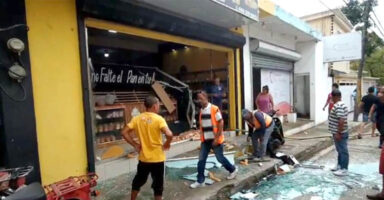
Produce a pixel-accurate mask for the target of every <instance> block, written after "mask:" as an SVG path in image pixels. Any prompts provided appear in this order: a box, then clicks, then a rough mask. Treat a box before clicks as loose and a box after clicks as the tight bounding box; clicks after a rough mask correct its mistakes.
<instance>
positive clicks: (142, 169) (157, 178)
mask: <svg viewBox="0 0 384 200" xmlns="http://www.w3.org/2000/svg"><path fill="white" fill-rule="evenodd" d="M149 174H151V177H152V180H153V183H152V189H153V191H154V193H155V196H162V195H163V190H164V162H160V163H146V162H141V161H139V164H138V165H137V173H136V176H135V178H134V179H133V182H132V190H136V191H140V188H141V187H142V186H143V185H144V184H145V183H146V182H147V179H148V175H149Z"/></svg>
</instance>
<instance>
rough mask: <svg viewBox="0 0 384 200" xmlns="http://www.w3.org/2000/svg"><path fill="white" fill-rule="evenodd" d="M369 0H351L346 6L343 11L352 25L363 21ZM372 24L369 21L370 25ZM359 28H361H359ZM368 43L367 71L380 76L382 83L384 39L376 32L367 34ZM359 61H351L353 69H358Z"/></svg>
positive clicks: (366, 52) (383, 79) (383, 81)
mask: <svg viewBox="0 0 384 200" xmlns="http://www.w3.org/2000/svg"><path fill="white" fill-rule="evenodd" d="M366 5H367V1H366V0H365V1H363V2H360V1H358V0H349V1H348V3H347V4H346V6H344V7H343V8H342V9H341V11H342V12H343V13H344V14H345V16H347V18H348V19H349V21H350V22H351V23H352V25H354V26H356V25H358V24H362V23H363V17H362V16H363V12H364V7H365V6H366ZM376 5H377V1H374V2H373V7H374V6H376ZM371 25H372V24H371V23H369V24H368V26H369V27H370V26H371ZM360 28H361V27H360ZM357 30H359V28H357ZM367 39H368V40H367V43H366V46H365V48H366V49H365V56H366V58H367V59H366V61H365V69H364V70H365V71H368V72H369V75H370V76H373V77H380V82H381V84H384V57H383V56H384V41H383V40H382V39H381V38H380V37H379V36H378V35H377V34H376V33H375V32H370V33H368V34H367ZM358 66H359V62H358V61H353V62H351V69H354V70H357V69H358Z"/></svg>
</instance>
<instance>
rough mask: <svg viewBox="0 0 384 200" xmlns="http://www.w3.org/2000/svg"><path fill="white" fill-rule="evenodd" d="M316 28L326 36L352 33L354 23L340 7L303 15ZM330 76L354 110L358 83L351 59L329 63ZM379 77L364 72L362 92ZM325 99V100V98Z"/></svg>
mask: <svg viewBox="0 0 384 200" xmlns="http://www.w3.org/2000/svg"><path fill="white" fill-rule="evenodd" d="M301 19H303V20H304V21H306V22H307V23H309V24H310V25H311V26H312V27H313V28H314V29H316V30H317V31H320V32H321V33H322V34H323V36H324V37H326V36H330V35H336V34H343V33H350V32H352V31H354V29H353V25H352V24H351V22H350V21H349V20H348V18H347V17H346V16H345V15H344V13H343V12H342V11H341V10H340V9H333V10H328V11H324V12H320V13H314V14H311V15H307V16H304V17H302V18H301ZM328 66H329V69H330V76H331V77H333V82H334V83H338V84H339V85H340V89H341V91H343V101H345V102H346V105H347V106H348V108H349V110H350V111H353V110H354V102H355V101H354V97H353V93H354V90H355V89H356V85H357V71H355V70H352V69H351V64H350V61H342V62H333V63H329V64H328ZM378 80H379V79H378V78H374V77H370V76H369V75H368V74H367V73H364V74H363V81H362V92H363V94H365V93H366V92H367V91H368V88H369V87H371V86H376V84H377V81H378ZM324 101H325V100H324Z"/></svg>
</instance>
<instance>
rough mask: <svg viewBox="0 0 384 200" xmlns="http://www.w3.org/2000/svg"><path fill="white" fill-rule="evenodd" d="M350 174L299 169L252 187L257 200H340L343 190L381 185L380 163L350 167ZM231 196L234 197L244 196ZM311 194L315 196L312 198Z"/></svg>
mask: <svg viewBox="0 0 384 200" xmlns="http://www.w3.org/2000/svg"><path fill="white" fill-rule="evenodd" d="M349 167H350V168H349V175H348V176H347V177H336V176H334V175H333V174H332V173H331V172H330V171H329V170H327V168H329V166H326V169H324V170H322V169H307V168H298V169H296V171H295V172H294V173H291V174H287V175H283V176H276V177H274V178H272V179H270V180H269V181H263V182H260V184H258V186H255V187H254V188H251V190H250V191H252V192H255V193H258V196H257V197H256V198H254V199H256V200H272V199H273V200H292V199H295V200H301V199H303V200H304V199H306V200H307V199H308V200H309V199H322V200H338V199H339V198H340V197H341V196H342V194H343V192H345V191H347V190H350V189H356V188H364V187H373V186H376V185H381V176H380V174H379V173H378V163H367V164H364V165H363V164H358V165H356V164H355V165H352V164H351V165H350V166H349ZM238 196H239V193H237V196H235V195H234V196H232V198H231V199H242V198H239V197H238ZM311 197H312V198H311Z"/></svg>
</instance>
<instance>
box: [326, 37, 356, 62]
mask: <svg viewBox="0 0 384 200" xmlns="http://www.w3.org/2000/svg"><path fill="white" fill-rule="evenodd" d="M323 42H324V62H338V61H351V60H359V59H361V32H353V33H345V34H338V35H331V36H327V37H323Z"/></svg>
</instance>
